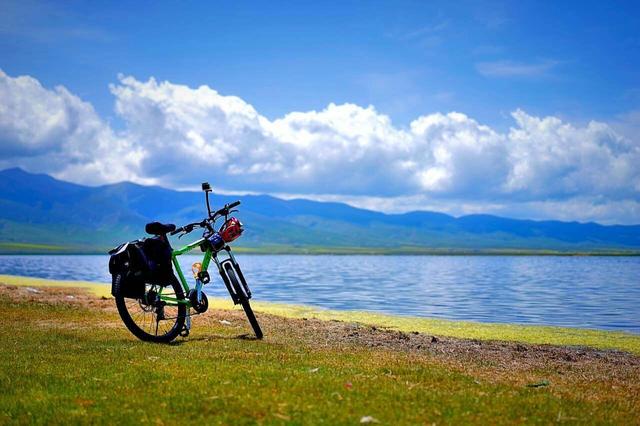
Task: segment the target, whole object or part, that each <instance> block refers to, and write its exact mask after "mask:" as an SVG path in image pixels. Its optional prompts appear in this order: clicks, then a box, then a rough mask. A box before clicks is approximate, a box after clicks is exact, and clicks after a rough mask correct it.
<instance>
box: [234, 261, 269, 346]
mask: <svg viewBox="0 0 640 426" xmlns="http://www.w3.org/2000/svg"><path fill="white" fill-rule="evenodd" d="M227 274H228V276H229V280H230V281H231V285H232V286H233V289H234V290H235V291H236V294H237V295H238V296H239V297H240V304H241V305H242V309H244V313H245V314H246V315H247V319H248V320H249V324H251V328H252V329H253V332H254V334H255V335H256V339H262V337H263V334H262V329H261V328H260V324H258V320H257V319H256V315H255V314H254V313H253V308H251V304H250V303H249V299H248V298H247V296H246V295H245V293H244V289H243V288H242V284H240V282H238V278H237V277H236V274H235V272H234V271H232V270H229V271H227Z"/></svg>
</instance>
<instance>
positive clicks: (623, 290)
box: [0, 255, 640, 333]
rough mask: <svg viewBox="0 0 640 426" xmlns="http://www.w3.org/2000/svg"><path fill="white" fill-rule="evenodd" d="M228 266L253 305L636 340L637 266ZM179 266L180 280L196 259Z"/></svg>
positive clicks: (582, 261) (64, 261)
mask: <svg viewBox="0 0 640 426" xmlns="http://www.w3.org/2000/svg"><path fill="white" fill-rule="evenodd" d="M237 258H238V261H239V262H240V264H241V265H242V268H243V271H244V274H245V276H246V278H247V280H248V281H249V285H250V286H251V289H252V291H253V293H254V297H255V298H256V299H258V300H268V301H277V302H290V303H297V304H306V305H313V306H319V307H325V308H333V309H356V310H368V311H377V312H386V313H393V314H401V315H414V316H425V317H438V318H449V319H465V320H474V321H484V322H516V323H526V324H552V325H562V326H572V327H587V328H600V329H616V330H626V331H631V332H634V333H640V309H639V307H640V257H535V256H525V257H519V256H514V257H511V256H284V255H277V256H258V255H239V256H237ZM183 259H184V260H183V262H182V265H183V269H184V270H185V271H190V265H191V263H192V262H195V261H197V260H199V258H198V257H196V256H185V257H184V258H183ZM107 261H108V258H107V256H0V274H13V275H28V276H35V277H42V278H52V279H70V280H74V279H75V280H87V281H100V282H105V283H106V282H110V276H109V274H108V271H107ZM212 276H213V274H212ZM205 289H207V292H208V293H209V294H213V295H217V296H225V292H226V290H225V289H224V287H223V285H222V283H221V280H220V279H219V277H217V276H216V277H214V279H213V280H212V283H211V284H209V285H207V286H206V287H205Z"/></svg>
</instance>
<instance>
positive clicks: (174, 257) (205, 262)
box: [159, 238, 235, 307]
mask: <svg viewBox="0 0 640 426" xmlns="http://www.w3.org/2000/svg"><path fill="white" fill-rule="evenodd" d="M203 242H204V238H200V239H199V240H196V241H194V242H192V243H191V244H187V245H186V246H184V247H182V248H179V249H177V250H173V252H172V253H171V262H172V263H173V267H174V268H175V271H176V273H177V274H178V279H179V280H180V284H181V285H182V288H183V290H184V293H185V295H186V294H188V293H189V290H190V288H189V284H187V279H186V278H185V276H184V273H183V272H182V268H181V267H180V263H179V262H178V256H181V255H183V254H185V253H189V252H190V251H191V250H193V249H195V248H200V247H201V246H202V243H203ZM223 250H225V251H226V252H227V254H228V255H229V257H230V258H231V259H232V260H233V261H234V263H235V258H234V256H233V253H231V248H230V247H229V246H225V247H224V249H223ZM211 259H213V260H214V262H215V263H216V265H217V266H218V270H220V262H219V261H218V255H217V253H215V254H214V252H213V251H212V250H211V248H210V247H208V248H207V250H206V251H205V252H204V258H203V259H202V269H201V270H202V271H203V272H207V271H208V269H209V265H210V264H211ZM159 296H160V300H163V301H164V302H166V303H167V305H169V306H177V305H179V304H183V305H187V306H188V307H190V306H191V303H190V302H189V299H188V298H186V297H185V298H184V299H178V298H176V297H170V296H166V295H162V289H160V291H159Z"/></svg>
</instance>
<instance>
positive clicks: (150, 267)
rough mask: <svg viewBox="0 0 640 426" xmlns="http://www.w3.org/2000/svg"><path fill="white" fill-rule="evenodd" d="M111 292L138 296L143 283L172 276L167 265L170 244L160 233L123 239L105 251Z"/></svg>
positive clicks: (164, 280)
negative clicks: (147, 236) (108, 255)
mask: <svg viewBox="0 0 640 426" xmlns="http://www.w3.org/2000/svg"><path fill="white" fill-rule="evenodd" d="M109 254H110V255H111V258H110V259H109V272H110V273H111V294H112V295H113V296H114V297H116V296H122V297H126V298H132V299H138V298H141V297H143V296H144V292H145V283H150V284H158V285H169V284H171V282H173V280H175V276H174V275H173V269H172V268H171V246H170V245H169V243H168V242H166V241H164V240H162V239H161V238H160V237H153V238H145V239H142V240H135V241H130V242H128V243H124V244H122V245H120V246H118V247H116V248H115V249H113V250H111V251H110V252H109Z"/></svg>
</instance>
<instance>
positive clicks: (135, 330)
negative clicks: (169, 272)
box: [115, 280, 187, 343]
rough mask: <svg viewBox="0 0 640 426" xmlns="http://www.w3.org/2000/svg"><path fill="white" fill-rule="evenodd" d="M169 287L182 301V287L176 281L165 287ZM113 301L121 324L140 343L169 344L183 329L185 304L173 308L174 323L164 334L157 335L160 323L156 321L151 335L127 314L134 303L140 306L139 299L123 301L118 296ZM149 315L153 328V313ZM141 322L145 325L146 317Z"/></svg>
mask: <svg viewBox="0 0 640 426" xmlns="http://www.w3.org/2000/svg"><path fill="white" fill-rule="evenodd" d="M146 285H147V286H149V285H150V284H146ZM169 287H171V288H172V289H173V291H174V293H175V296H176V298H177V299H178V300H182V299H184V292H183V290H182V286H181V285H180V283H179V282H178V281H177V280H173V282H172V283H171V285H170V286H167V287H166V288H169ZM115 299H116V307H117V308H118V313H119V314H120V318H121V319H122V322H123V323H124V325H125V326H126V327H127V329H128V330H129V331H130V332H131V333H132V334H133V335H134V336H136V337H137V338H138V339H140V340H142V341H145V342H154V343H169V342H171V341H173V340H174V339H175V338H176V337H178V336H179V335H180V333H181V332H182V330H183V329H184V323H185V319H186V316H187V307H186V305H185V304H182V303H180V304H178V306H177V307H175V308H176V309H174V310H175V311H176V317H175V318H173V319H175V322H174V323H173V325H172V326H171V327H170V328H168V329H167V328H166V327H164V329H165V330H166V332H165V333H163V334H161V335H158V334H157V332H158V329H159V322H160V321H158V320H156V327H155V332H156V334H151V333H148V332H147V331H145V330H144V329H143V328H141V327H140V326H139V325H138V322H137V321H136V320H135V319H134V317H133V316H132V314H131V312H129V311H130V307H131V306H134V305H135V303H136V302H137V303H138V304H139V305H140V306H142V302H141V299H125V298H124V297H121V296H118V297H116V298H115ZM150 313H151V322H150V325H151V326H153V319H154V313H153V312H150ZM155 318H157V313H156V314H155ZM143 321H144V322H145V323H146V315H145V318H144V319H143ZM152 328H153V327H152Z"/></svg>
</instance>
